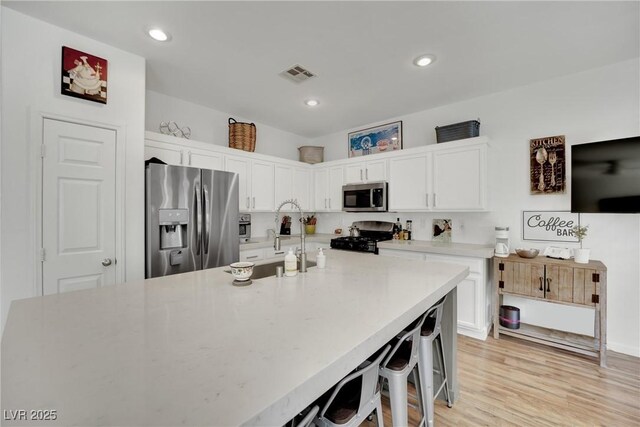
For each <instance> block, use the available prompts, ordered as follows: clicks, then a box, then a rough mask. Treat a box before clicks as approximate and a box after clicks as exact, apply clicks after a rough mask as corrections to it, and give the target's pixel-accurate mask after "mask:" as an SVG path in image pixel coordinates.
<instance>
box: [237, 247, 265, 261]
mask: <svg viewBox="0 0 640 427" xmlns="http://www.w3.org/2000/svg"><path fill="white" fill-rule="evenodd" d="M262 259H264V249H249V250H247V251H240V261H260V260H262Z"/></svg>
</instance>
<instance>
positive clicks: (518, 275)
mask: <svg viewBox="0 0 640 427" xmlns="http://www.w3.org/2000/svg"><path fill="white" fill-rule="evenodd" d="M503 264H504V270H503V271H502V280H503V281H504V288H503V289H504V291H503V292H506V293H510V294H518V295H526V296H529V295H532V290H533V285H532V274H531V271H532V267H533V265H532V264H525V263H522V262H504V263H503Z"/></svg>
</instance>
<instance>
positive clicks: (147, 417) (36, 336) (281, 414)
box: [2, 250, 468, 426]
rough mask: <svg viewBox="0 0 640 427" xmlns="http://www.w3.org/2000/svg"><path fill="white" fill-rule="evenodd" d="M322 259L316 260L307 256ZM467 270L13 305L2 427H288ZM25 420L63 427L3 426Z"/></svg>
mask: <svg viewBox="0 0 640 427" xmlns="http://www.w3.org/2000/svg"><path fill="white" fill-rule="evenodd" d="M310 258H313V256H310ZM467 274H468V268H466V267H464V266H460V265H454V264H447V263H439V262H422V261H421V262H417V261H413V260H404V259H397V258H387V257H380V256H374V255H371V254H363V253H352V252H343V251H337V250H329V251H327V268H326V269H317V268H315V267H312V268H309V270H308V272H307V273H304V274H298V275H297V276H296V277H293V278H289V277H282V278H276V277H267V278H263V279H259V280H254V281H253V284H251V285H250V286H246V287H236V286H233V285H232V284H231V282H232V277H231V276H230V275H229V274H228V273H226V272H225V271H224V268H215V269H210V270H204V271H198V272H193V273H185V274H180V275H174V276H167V277H161V278H156V279H150V280H144V281H137V282H130V283H126V284H122V285H116V286H110V287H104V288H100V289H93V290H85V291H77V292H70V293H66V294H58V295H49V296H45V297H37V298H31V299H26V300H20V301H15V302H13V305H12V307H11V311H10V313H9V319H8V321H7V324H6V327H5V332H4V336H3V340H2V409H3V413H4V414H5V417H4V418H5V421H4V423H3V424H4V425H28V424H33V425H52V424H53V425H56V424H57V425H83V426H93V425H141V426H142V425H144V426H160V425H164V426H169V425H171V426H175V425H214V426H231V425H282V424H284V423H285V422H286V421H287V420H289V419H290V418H292V417H293V416H294V415H295V414H296V413H297V412H298V411H300V410H301V409H303V408H304V407H305V406H306V405H308V404H309V403H311V402H312V401H313V400H315V399H316V398H317V397H319V396H320V395H321V394H322V393H323V392H325V391H326V390H328V389H329V388H331V387H332V386H333V385H334V384H335V383H337V382H338V381H339V380H340V379H341V378H342V377H344V376H345V375H346V374H348V373H349V372H350V371H351V370H353V369H354V368H355V367H356V366H358V365H359V364H360V363H361V362H362V361H363V360H365V359H366V358H367V357H368V356H370V355H371V354H372V353H374V352H375V351H376V350H377V349H379V348H380V347H382V346H383V345H384V344H385V343H386V342H387V341H389V340H390V339H391V338H392V337H394V336H395V335H396V334H397V333H398V332H399V331H401V330H402V329H403V328H404V327H406V326H407V325H408V324H409V323H410V322H411V321H413V320H414V319H416V318H417V317H419V316H420V315H421V314H422V313H424V312H425V311H426V310H427V309H428V308H429V307H430V306H431V305H433V304H434V303H435V302H436V301H438V300H439V299H440V298H441V297H443V296H444V295H446V294H449V295H450V298H447V304H446V306H445V314H444V318H443V335H444V339H445V351H446V352H448V355H447V363H448V365H449V366H448V372H449V376H450V381H451V382H452V384H451V385H452V391H453V398H454V399H455V398H456V396H457V376H456V362H455V361H456V358H455V350H456V340H455V337H456V336H455V324H456V286H457V284H458V283H459V282H460V281H461V280H463V279H464V278H465V277H466V276H467ZM16 410H25V411H27V414H26V415H27V418H26V419H27V420H30V419H31V418H30V417H29V415H30V412H29V411H31V410H50V411H56V412H55V414H56V419H55V420H51V419H49V420H48V421H46V422H44V423H43V422H42V421H19V420H6V418H7V417H9V418H15V417H14V416H13V414H15V412H9V411H16Z"/></svg>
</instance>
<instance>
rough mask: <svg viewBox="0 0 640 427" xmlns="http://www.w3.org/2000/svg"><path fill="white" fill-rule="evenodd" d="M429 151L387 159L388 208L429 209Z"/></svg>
mask: <svg viewBox="0 0 640 427" xmlns="http://www.w3.org/2000/svg"><path fill="white" fill-rule="evenodd" d="M430 162H431V154H430V153H422V154H419V155H411V156H400V157H396V158H393V159H391V160H389V177H390V179H389V210H391V211H402V210H404V211H423V210H428V209H429V202H430V200H429V199H430V197H429V193H430V191H431V189H430V188H429V187H428V185H429V179H428V167H429V164H430Z"/></svg>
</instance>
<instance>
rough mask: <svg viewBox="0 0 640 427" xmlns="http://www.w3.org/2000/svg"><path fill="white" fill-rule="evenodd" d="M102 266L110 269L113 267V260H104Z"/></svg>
mask: <svg viewBox="0 0 640 427" xmlns="http://www.w3.org/2000/svg"><path fill="white" fill-rule="evenodd" d="M102 265H104V266H105V267H109V266H110V265H111V258H105V259H103V260H102Z"/></svg>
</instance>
